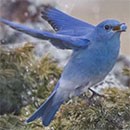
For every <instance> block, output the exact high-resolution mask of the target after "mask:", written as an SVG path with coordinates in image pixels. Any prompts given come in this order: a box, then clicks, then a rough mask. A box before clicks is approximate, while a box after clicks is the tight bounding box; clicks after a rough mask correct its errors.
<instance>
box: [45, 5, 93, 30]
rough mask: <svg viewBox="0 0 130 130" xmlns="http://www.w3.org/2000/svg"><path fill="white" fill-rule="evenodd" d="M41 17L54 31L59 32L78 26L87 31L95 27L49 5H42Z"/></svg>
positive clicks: (77, 27)
mask: <svg viewBox="0 0 130 130" xmlns="http://www.w3.org/2000/svg"><path fill="white" fill-rule="evenodd" d="M42 18H43V19H45V20H46V21H47V22H48V23H49V24H50V25H51V26H52V27H53V28H54V30H55V31H60V32H62V31H63V30H75V29H77V30H78V29H79V28H82V29H83V28H84V29H85V30H86V31H87V30H88V31H89V30H91V29H94V28H95V26H93V25H91V24H89V23H86V22H83V21H81V20H78V19H76V18H73V17H71V16H69V15H67V14H65V13H63V12H61V11H60V10H58V9H56V8H53V7H50V6H44V10H43V11H42ZM79 31H80V30H79Z"/></svg>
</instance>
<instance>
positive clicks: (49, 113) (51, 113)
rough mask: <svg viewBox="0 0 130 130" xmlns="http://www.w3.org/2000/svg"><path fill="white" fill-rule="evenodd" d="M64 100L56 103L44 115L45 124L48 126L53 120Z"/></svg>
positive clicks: (43, 121)
mask: <svg viewBox="0 0 130 130" xmlns="http://www.w3.org/2000/svg"><path fill="white" fill-rule="evenodd" d="M61 104H62V102H59V103H58V104H56V105H54V106H53V107H51V108H48V109H47V111H46V113H45V114H44V115H43V116H42V124H43V125H44V126H48V125H49V124H50V122H51V120H53V118H54V116H55V114H56V112H57V111H58V109H59V108H60V106H61Z"/></svg>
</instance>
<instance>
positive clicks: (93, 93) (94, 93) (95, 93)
mask: <svg viewBox="0 0 130 130" xmlns="http://www.w3.org/2000/svg"><path fill="white" fill-rule="evenodd" d="M88 89H89V90H90V91H91V92H92V96H91V97H90V99H92V98H93V97H94V96H99V97H105V96H104V95H102V94H99V93H97V92H95V91H94V90H93V89H91V88H88Z"/></svg>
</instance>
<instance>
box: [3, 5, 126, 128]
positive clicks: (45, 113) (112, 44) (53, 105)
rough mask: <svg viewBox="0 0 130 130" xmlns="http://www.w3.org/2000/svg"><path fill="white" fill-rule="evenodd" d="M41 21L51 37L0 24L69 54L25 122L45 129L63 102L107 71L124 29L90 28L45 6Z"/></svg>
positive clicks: (110, 23) (116, 25)
mask: <svg viewBox="0 0 130 130" xmlns="http://www.w3.org/2000/svg"><path fill="white" fill-rule="evenodd" d="M42 18H43V19H45V20H46V21H47V22H48V23H49V24H50V25H51V26H52V27H53V29H54V30H55V33H51V32H47V31H40V30H35V29H31V28H28V27H26V26H23V25H19V24H16V23H14V22H10V21H8V20H6V19H3V18H0V22H2V23H4V24H7V25H9V26H10V27H11V28H13V29H15V30H18V31H21V32H23V33H26V34H28V35H31V36H33V37H36V38H39V39H43V40H49V41H50V43H52V44H53V45H54V46H55V47H57V48H60V49H72V50H73V53H72V55H71V57H70V59H69V62H68V64H67V65H66V66H65V68H64V70H63V73H62V74H61V77H60V79H59V81H58V83H57V85H56V86H55V88H54V90H53V92H52V93H51V95H50V96H49V97H48V99H47V100H46V101H45V102H44V103H43V104H42V105H41V106H40V107H39V108H38V109H37V110H36V111H35V112H34V113H33V114H32V115H31V116H30V117H29V118H28V119H27V120H26V123H29V122H32V121H33V120H35V119H38V118H41V119H42V123H43V125H44V126H48V125H49V124H50V122H51V121H52V120H53V118H54V116H55V114H56V112H57V111H58V110H59V108H60V106H61V105H62V104H63V103H64V102H65V101H67V100H69V98H72V97H73V96H79V95H81V94H83V93H84V92H86V91H87V90H88V89H89V88H90V87H92V86H94V85H96V84H97V83H99V82H100V81H102V80H103V79H104V78H105V77H106V75H107V74H108V73H109V72H110V71H111V69H112V68H113V66H114V64H115V62H116V60H117V57H118V54H119V49H120V34H121V32H123V31H126V29H127V26H126V24H125V23H120V22H119V21H117V20H114V19H108V20H105V21H103V22H101V23H100V24H98V25H97V26H93V25H91V24H89V23H86V22H83V21H80V20H78V19H76V18H73V17H71V16H68V15H67V14H65V13H63V12H61V11H59V10H57V9H55V8H52V7H49V6H47V7H45V9H44V10H43V12H42Z"/></svg>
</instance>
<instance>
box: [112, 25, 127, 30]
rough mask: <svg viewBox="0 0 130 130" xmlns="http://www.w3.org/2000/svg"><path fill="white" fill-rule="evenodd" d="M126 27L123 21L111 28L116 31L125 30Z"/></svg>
mask: <svg viewBox="0 0 130 130" xmlns="http://www.w3.org/2000/svg"><path fill="white" fill-rule="evenodd" d="M126 29H127V26H126V24H125V23H121V24H119V25H117V26H114V27H113V28H112V30H113V31H116V32H125V31H126Z"/></svg>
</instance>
